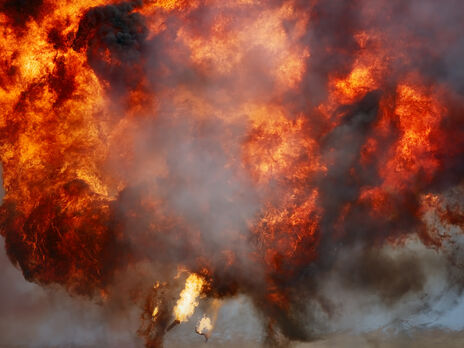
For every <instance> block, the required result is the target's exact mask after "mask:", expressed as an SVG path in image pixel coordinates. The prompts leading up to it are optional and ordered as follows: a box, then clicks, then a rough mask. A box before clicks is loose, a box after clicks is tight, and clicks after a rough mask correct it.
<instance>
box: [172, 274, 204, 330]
mask: <svg viewBox="0 0 464 348" xmlns="http://www.w3.org/2000/svg"><path fill="white" fill-rule="evenodd" d="M204 283H205V280H204V278H203V277H201V276H199V275H198V274H195V273H192V274H190V275H189V276H188V278H187V280H186V281H185V288H184V289H183V290H182V292H181V293H180V298H179V300H178V301H177V303H176V306H175V307H174V315H175V317H176V320H178V321H179V322H185V321H188V320H189V319H190V317H191V316H192V315H193V313H194V312H195V308H196V307H197V306H198V303H199V302H198V297H199V296H200V294H201V289H202V288H203V284H204Z"/></svg>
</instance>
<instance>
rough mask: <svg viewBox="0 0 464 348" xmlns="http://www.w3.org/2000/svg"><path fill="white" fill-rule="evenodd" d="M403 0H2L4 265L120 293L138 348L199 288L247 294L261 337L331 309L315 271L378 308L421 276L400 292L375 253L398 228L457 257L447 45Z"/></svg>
mask: <svg viewBox="0 0 464 348" xmlns="http://www.w3.org/2000/svg"><path fill="white" fill-rule="evenodd" d="M424 1H425V2H427V4H428V5H427V6H429V7H430V8H435V6H438V5H434V4H432V1H431V0H424ZM427 6H426V7H427ZM456 6H457V5H456ZM413 7H414V6H413ZM404 8H408V9H409V7H408V6H406V7H403V6H397V5H394V4H393V5H392V2H391V1H387V0H376V1H365V0H363V1H344V2H337V1H315V0H314V1H313V0H311V1H306V2H305V1H296V0H282V1H253V0H229V1H219V0H207V1H201V0H195V1H186V0H152V1H150V0H143V1H142V0H129V1H116V0H79V1H54V0H47V1H30V2H27V1H26V2H25V1H16V0H8V1H4V2H2V3H1V4H0V24H1V29H0V30H1V32H2V35H0V149H1V151H0V161H1V166H2V175H3V186H4V191H5V196H4V198H3V203H2V206H1V208H0V233H1V235H2V236H3V237H4V239H5V246H6V250H7V254H8V256H9V258H10V259H11V261H12V262H13V263H14V264H15V265H16V266H17V267H18V268H20V269H21V271H22V272H23V274H24V277H25V278H26V279H27V280H29V281H33V282H36V283H38V284H40V285H44V286H47V285H52V284H59V285H61V286H63V287H64V288H65V289H66V290H67V291H68V292H69V293H70V294H73V295H76V294H77V295H84V296H85V297H86V298H100V299H102V300H103V301H100V302H103V303H105V304H106V303H109V302H111V301H115V302H117V301H120V302H124V304H122V303H121V304H118V305H117V306H116V305H115V306H113V307H118V308H119V307H121V308H126V304H134V305H137V306H139V307H142V308H143V313H142V315H141V318H142V322H143V324H142V328H141V329H140V330H139V332H138V333H139V334H140V335H141V336H142V337H144V338H145V340H146V345H147V347H158V346H162V344H163V337H164V335H166V334H167V331H169V329H170V328H172V327H173V325H177V324H178V323H180V322H185V321H188V320H189V319H190V318H191V317H192V315H193V314H194V311H195V309H196V307H197V306H198V305H199V299H200V297H201V298H205V305H206V304H207V303H210V302H208V301H211V302H215V301H223V300H225V299H227V298H234V297H236V296H238V295H243V296H247V297H248V298H249V299H251V300H252V301H251V302H252V303H253V305H254V306H256V309H257V311H258V312H259V316H260V318H263V326H264V327H266V328H268V331H269V332H268V336H269V337H270V338H269V339H270V341H269V342H271V341H272V339H271V338H274V339H275V340H278V339H277V338H276V337H279V335H282V336H285V337H287V338H288V339H290V340H300V341H304V340H311V339H313V336H312V335H313V332H312V331H310V330H309V331H308V327H325V326H326V325H321V324H320V323H315V325H312V324H313V323H312V322H309V321H308V322H306V321H305V320H300V319H299V318H300V317H301V318H303V317H304V318H306V317H305V315H307V317H308V318H312V320H314V321H316V320H321V319H320V318H325V317H326V316H325V314H328V316H329V317H330V315H332V314H333V313H334V312H336V311H333V310H332V308H338V307H337V306H338V304H337V303H336V302H337V299H333V298H331V297H330V295H327V294H326V293H324V289H325V288H324V286H322V285H320V284H323V283H324V282H330V281H332V279H331V277H334V279H335V280H333V281H334V282H336V281H340V282H341V280H339V279H344V281H345V283H343V284H340V287H341V288H343V287H344V286H346V287H350V286H353V287H354V288H356V289H357V288H359V289H362V290H363V293H364V292H366V293H368V292H373V295H375V296H373V297H378V298H380V299H382V300H385V301H386V302H388V301H389V302H388V304H389V305H390V304H391V303H396V302H395V301H400V299H404V298H406V297H408V296H404V295H406V294H408V292H409V291H411V292H412V291H417V292H420V291H422V290H423V289H422V287H421V285H424V284H425V283H426V282H425V281H423V279H422V278H421V277H422V276H423V274H425V273H426V271H423V270H422V269H421V270H422V271H423V272H422V273H421V272H420V271H421V270H418V271H417V272H416V273H415V274H413V275H411V277H409V278H408V279H410V280H411V279H413V278H414V275H416V278H417V279H416V278H414V280H416V281H415V282H414V284H413V285H414V286H412V285H411V286H409V285H410V284H409V283H407V284H403V283H404V282H407V281H405V280H404V277H402V274H401V273H402V271H400V270H402V269H404V268H406V267H397V266H395V265H396V264H395V262H393V261H392V262H390V263H389V262H386V261H385V260H383V259H381V258H380V256H378V255H380V253H376V251H377V249H379V248H380V249H381V248H387V247H389V248H390V247H391V248H395V247H397V248H400V247H401V245H404V243H406V241H408V240H416V239H417V240H419V241H420V243H422V246H423V247H424V248H435V249H439V248H442V249H440V252H441V254H440V255H446V257H448V258H446V257H445V256H443V257H444V259H446V261H443V262H449V263H450V265H449V266H450V267H454V266H453V265H455V264H460V261H459V260H458V261H456V260H454V259H453V257H456V256H455V255H457V254H459V253H458V252H455V250H454V249H453V247H452V246H451V247H450V246H448V249H446V248H445V247H444V245H445V244H446V243H445V242H446V241H450V242H449V244H451V245H452V244H453V243H454V242H455V241H451V239H452V234H453V233H455V234H457V233H458V232H456V231H459V233H461V232H462V226H463V222H462V221H463V220H464V219H463V217H462V215H463V214H462V211H463V210H464V209H463V207H462V205H463V204H461V202H462V198H461V199H460V198H453V197H455V196H458V197H461V194H460V192H461V187H462V185H463V184H462V177H463V176H464V169H463V168H464V165H463V163H462V158H463V149H464V140H463V139H464V132H463V129H464V127H463V121H462V114H463V110H464V100H463V98H462V93H461V92H462V89H463V87H462V83H461V80H462V79H461V78H460V76H461V75H459V74H460V72H461V70H462V69H461V70H460V66H455V63H454V62H461V61H462V60H463V59H464V57H461V55H462V50H461V49H460V46H459V45H462V44H459V42H461V41H459V40H460V36H459V35H457V34H456V33H457V32H459V31H458V30H456V28H455V26H450V27H449V28H448V22H447V21H444V20H443V18H445V17H446V16H448V15H449V14H448V13H446V14H440V16H433V17H434V18H433V20H432V19H431V18H425V19H426V20H424V18H422V17H421V18H418V17H420V16H422V15H424V11H425V10H424V11H413V9H412V8H411V13H409V12H408V13H407V15H406V16H405V17H404V15H405V14H404V13H403V12H402V11H405V10H404ZM427 8H428V7H427ZM425 12H427V11H425ZM438 12H439V11H438ZM445 12H446V11H445ZM440 13H441V12H440ZM456 13H459V11H456ZM416 16H417V17H416ZM435 17H436V18H435ZM405 18H407V20H405ZM409 21H413V23H412V24H411V25H405V24H404V23H409ZM451 22H452V21H450V23H451ZM459 23H460V22H459ZM461 58H462V59H461ZM454 73H456V76H454V75H453V74H454ZM456 192H458V193H456ZM445 230H446V231H447V233H442V232H443V231H445ZM450 236H451V237H450ZM359 248H361V249H362V250H359ZM376 248H377V249H376ZM450 250H451V251H450ZM447 253H448V254H449V255H448V254H447ZM372 255H376V256H375V257H378V259H375V260H374V261H375V262H372V265H378V266H379V267H378V268H379V269H380V270H382V271H381V272H380V271H379V272H377V269H376V270H372V269H370V268H369V267H367V266H366V265H368V266H371V263H370V262H366V260H370V259H371V258H374V256H372ZM411 257H412V256H411ZM414 257H417V258H419V257H420V256H414ZM346 260H349V262H345V261H346ZM415 261H417V263H418V264H420V263H421V261H422V260H420V259H418V260H416V259H415ZM179 265H183V269H184V270H185V271H186V272H188V273H189V276H188V277H187V279H186V281H185V287H184V289H183V290H182V291H181V292H180V296H179V298H178V300H177V302H175V299H176V296H177V294H178V282H179V280H178V277H176V272H177V270H178V269H179ZM392 265H393V266H392ZM421 265H422V264H421ZM422 266H423V265H422ZM395 267H396V268H395ZM367 268H369V269H367ZM372 268H375V267H374V266H372ZM416 268H417V269H419V268H420V267H419V266H417V267H416ZM337 272H339V273H342V274H341V275H340V274H336V273H337ZM363 272H364V273H363ZM369 272H372V274H370V273H369ZM411 272H412V273H414V272H413V271H411ZM378 273H382V276H384V277H385V279H383V278H382V279H380V280H379V279H377V278H378V277H380V276H379V275H378ZM334 274H335V276H334ZM387 276H388V277H390V278H388V279H387ZM121 279H123V281H122V280H121ZM149 279H159V282H157V283H156V285H155V286H154V287H153V286H152V284H151V283H150V282H149ZM411 282H412V280H411ZM449 282H450V284H449V286H450V287H452V285H453V284H452V282H453V280H452V279H451V277H450V280H449ZM121 283H124V284H125V285H124V286H120V284H121ZM331 284H332V283H331ZM334 284H335V283H334ZM379 284H380V285H379ZM389 284H393V285H395V286H398V289H396V288H395V289H394V290H397V291H396V292H395V291H391V293H393V295H391V293H390V292H389V291H386V290H385V289H382V287H386V286H387V285H389ZM331 287H333V285H331ZM423 287H424V289H425V285H424V286H423ZM456 288H459V287H458V286H456ZM424 291H425V290H424ZM342 293H345V292H342ZM346 293H349V292H348V291H347V292H346ZM385 294H388V295H391V296H390V297H388V296H385ZM383 297H388V298H385V299H384V298H383ZM409 297H412V296H409ZM416 297H417V298H421V299H422V298H426V296H416ZM96 302H98V301H96ZM332 302H334V303H332ZM348 302H349V301H348ZM302 303H304V305H303V304H302ZM309 303H310V304H311V306H309V305H308V304H309ZM350 303H351V302H350ZM332 305H333V306H332ZM110 307H111V306H110ZM314 308H318V310H319V309H320V311H321V312H324V315H322V314H321V313H319V312H318V313H316V314H315V313H312V312H311V313H308V312H310V311H311V310H313V309H314ZM423 308H428V306H426V305H424V306H423ZM202 309H203V308H202ZM205 312H206V313H208V315H209V316H204V317H203V318H202V319H201V320H200V322H199V323H198V325H197V331H198V333H200V334H205V335H209V333H210V332H211V330H212V328H213V326H216V325H215V324H216V315H217V310H215V314H212V312H211V311H205ZM320 314H321V315H320ZM172 315H174V318H175V322H174V324H171V326H169V321H170V320H172ZM308 320H309V319H308ZM170 334H171V333H170ZM274 336H275V337H274ZM205 337H206V336H205ZM271 343H274V342H271Z"/></svg>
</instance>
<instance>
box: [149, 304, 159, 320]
mask: <svg viewBox="0 0 464 348" xmlns="http://www.w3.org/2000/svg"><path fill="white" fill-rule="evenodd" d="M158 313H159V309H158V306H156V307H155V308H154V309H153V313H152V315H151V316H152V318H153V320H156V317H157V316H158Z"/></svg>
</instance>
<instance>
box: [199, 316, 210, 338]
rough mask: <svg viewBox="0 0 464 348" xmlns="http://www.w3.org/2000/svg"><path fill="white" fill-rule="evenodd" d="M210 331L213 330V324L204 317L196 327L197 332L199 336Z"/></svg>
mask: <svg viewBox="0 0 464 348" xmlns="http://www.w3.org/2000/svg"><path fill="white" fill-rule="evenodd" d="M211 330H213V323H212V322H211V319H210V318H208V317H207V316H206V315H204V316H203V318H201V320H200V322H199V323H198V325H197V332H198V333H199V334H204V333H206V332H210V331H211Z"/></svg>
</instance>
